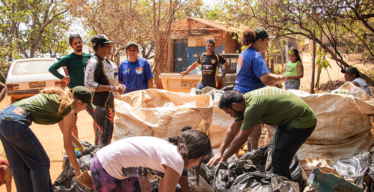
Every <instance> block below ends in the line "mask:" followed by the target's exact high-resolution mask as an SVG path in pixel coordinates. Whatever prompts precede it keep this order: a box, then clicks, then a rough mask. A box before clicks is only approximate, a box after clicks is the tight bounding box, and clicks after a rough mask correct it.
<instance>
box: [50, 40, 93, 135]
mask: <svg viewBox="0 0 374 192" xmlns="http://www.w3.org/2000/svg"><path fill="white" fill-rule="evenodd" d="M69 44H70V47H71V48H73V50H74V52H72V53H70V54H69V55H66V56H65V57H62V58H61V59H60V60H59V61H57V62H56V63H54V64H53V65H52V66H51V67H50V68H49V72H50V73H52V75H54V76H55V77H57V78H59V79H61V80H63V81H65V82H66V84H68V87H69V88H70V89H72V88H74V87H75V86H84V70H83V69H84V67H86V64H87V61H88V60H89V59H90V58H91V55H90V54H87V53H84V52H83V51H82V48H83V41H82V37H81V36H80V35H79V34H73V35H70V36H69ZM61 67H66V68H67V70H68V73H69V75H68V76H63V75H62V74H61V73H59V72H58V69H60V68H61ZM77 119H78V116H77V115H75V120H74V121H75V123H74V126H73V127H72V132H73V134H74V135H75V137H76V138H78V128H77Z"/></svg>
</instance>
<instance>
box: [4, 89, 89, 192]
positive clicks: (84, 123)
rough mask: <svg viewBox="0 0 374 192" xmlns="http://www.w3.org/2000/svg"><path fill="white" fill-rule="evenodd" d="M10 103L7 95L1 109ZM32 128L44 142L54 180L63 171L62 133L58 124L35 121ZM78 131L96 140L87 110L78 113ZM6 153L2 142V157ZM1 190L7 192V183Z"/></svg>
mask: <svg viewBox="0 0 374 192" xmlns="http://www.w3.org/2000/svg"><path fill="white" fill-rule="evenodd" d="M9 104H10V98H9V97H8V96H7V97H6V98H5V99H4V100H3V102H1V103H0V110H3V109H4V108H5V107H7V106H8V105H9ZM31 129H32V130H33V131H34V133H35V135H36V136H37V137H38V139H39V140H40V142H41V143H42V145H43V147H44V149H45V150H46V152H47V154H48V156H49V158H50V160H51V169H50V173H51V179H52V182H53V181H54V180H55V179H56V178H57V177H58V175H59V174H60V173H61V171H62V168H61V166H62V155H61V152H62V150H63V149H64V146H63V141H62V133H61V131H60V129H59V127H58V125H57V124H56V125H49V126H45V125H37V124H35V123H33V124H32V125H31ZM78 131H79V137H80V138H79V139H80V140H85V141H88V142H90V143H93V141H94V133H93V129H92V118H91V117H90V116H89V115H88V113H87V112H85V111H82V112H80V113H79V114H78ZM4 155H5V152H4V149H3V146H2V144H1V142H0V158H3V157H4ZM0 192H6V187H5V185H2V186H1V187H0ZM12 192H16V186H15V185H14V182H13V183H12Z"/></svg>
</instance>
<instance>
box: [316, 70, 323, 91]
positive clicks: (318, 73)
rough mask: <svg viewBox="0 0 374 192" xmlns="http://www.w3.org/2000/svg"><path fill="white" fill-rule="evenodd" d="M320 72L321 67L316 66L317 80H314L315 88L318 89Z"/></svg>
mask: <svg viewBox="0 0 374 192" xmlns="http://www.w3.org/2000/svg"><path fill="white" fill-rule="evenodd" d="M321 72H322V69H321V68H318V72H317V80H316V85H315V87H316V88H317V89H319V79H320V76H321Z"/></svg>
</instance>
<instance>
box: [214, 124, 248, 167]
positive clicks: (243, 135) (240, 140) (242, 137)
mask: <svg viewBox="0 0 374 192" xmlns="http://www.w3.org/2000/svg"><path fill="white" fill-rule="evenodd" d="M252 130H253V127H252V128H251V129H247V130H244V131H239V134H238V136H236V137H235V139H234V141H233V142H232V143H231V145H230V148H229V149H228V150H227V151H226V152H225V153H224V154H223V155H222V158H221V160H220V162H225V161H226V160H227V159H228V158H229V157H231V155H233V154H235V153H236V152H237V151H238V150H239V149H240V147H242V145H243V144H244V143H245V142H246V141H247V140H248V136H249V135H250V134H251V132H252Z"/></svg>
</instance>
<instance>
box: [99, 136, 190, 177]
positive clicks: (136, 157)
mask: <svg viewBox="0 0 374 192" xmlns="http://www.w3.org/2000/svg"><path fill="white" fill-rule="evenodd" d="M96 156H97V158H98V159H99V161H100V163H101V165H102V166H103V168H104V169H105V171H106V172H107V173H108V174H109V175H111V176H112V177H115V178H117V179H120V180H122V179H126V178H127V177H126V176H124V175H123V173H122V168H129V167H147V168H150V169H153V170H155V171H159V172H162V173H165V168H164V167H163V166H162V165H166V166H168V167H170V168H172V169H174V170H175V171H176V172H178V173H179V175H182V171H183V167H184V161H183V158H182V156H181V155H180V154H179V152H178V149H177V147H176V146H175V145H173V144H171V143H169V142H168V141H167V140H164V139H160V138H156V137H130V138H126V139H121V140H118V141H116V142H114V143H112V144H110V145H108V146H106V147H104V148H102V149H100V150H99V151H98V152H97V154H96Z"/></svg>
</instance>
